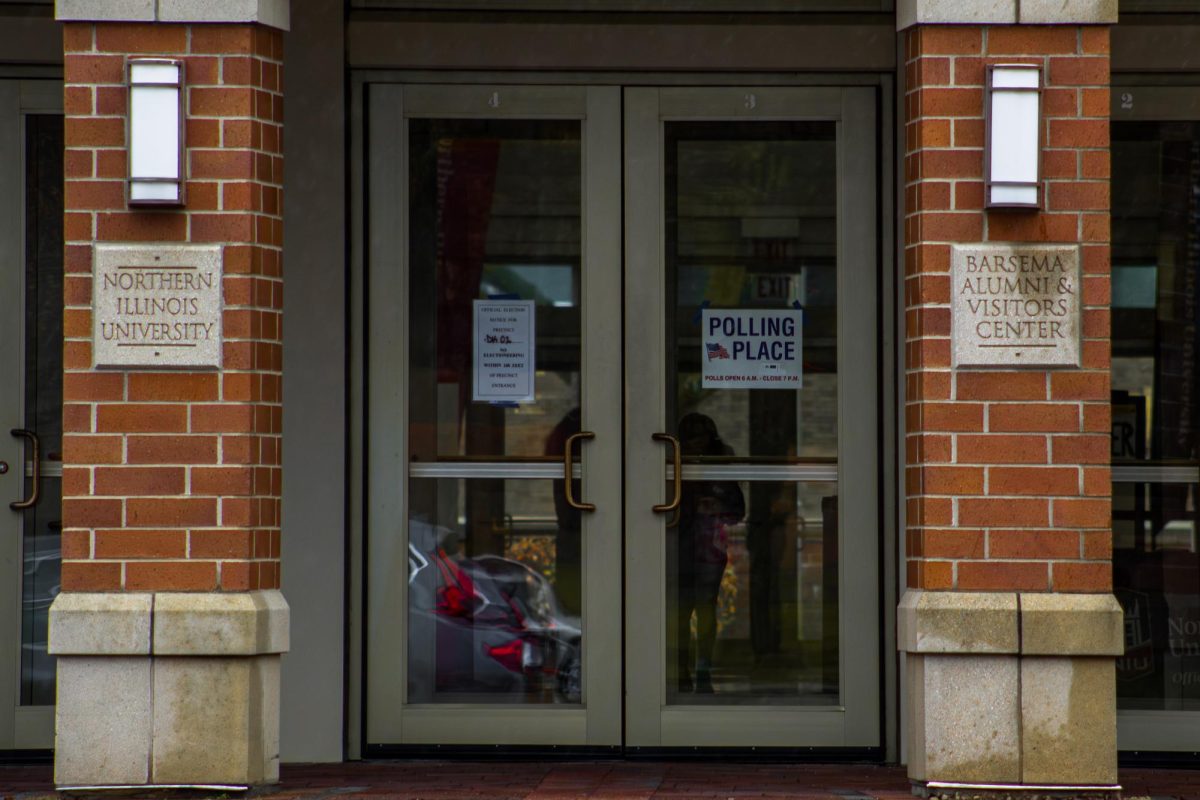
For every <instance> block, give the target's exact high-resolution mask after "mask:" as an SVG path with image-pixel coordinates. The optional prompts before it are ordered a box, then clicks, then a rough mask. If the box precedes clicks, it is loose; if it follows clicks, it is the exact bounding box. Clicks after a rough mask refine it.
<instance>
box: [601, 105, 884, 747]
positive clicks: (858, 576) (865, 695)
mask: <svg viewBox="0 0 1200 800" xmlns="http://www.w3.org/2000/svg"><path fill="white" fill-rule="evenodd" d="M875 113H876V98H875V92H874V91H873V90H871V89H856V88H815V87H814V88H782V87H755V86H745V87H737V88H734V87H721V88H682V87H681V88H661V89H654V88H627V89H626V90H625V194H626V201H625V203H626V205H625V237H626V250H625V272H626V279H625V280H626V282H625V311H626V313H625V319H626V326H625V343H626V347H627V348H629V351H628V355H627V358H626V362H625V382H626V385H627V386H637V387H638V396H637V398H633V397H632V396H630V397H628V399H627V403H628V404H629V405H628V408H627V409H626V420H627V421H626V444H625V447H626V466H625V470H626V495H625V507H626V516H625V571H626V584H625V590H626V595H627V600H626V618H625V636H626V640H625V641H626V660H625V674H626V746H627V747H632V748H658V747H703V746H709V747H718V746H724V747H728V746H738V747H788V748H799V747H846V748H850V747H860V748H874V747H878V746H880V744H881V731H880V715H881V711H882V709H881V706H880V680H879V675H880V670H882V668H883V664H882V661H881V659H880V655H881V651H880V638H881V636H880V635H879V632H880V627H879V626H880V621H879V616H878V608H879V596H880V594H881V593H882V566H883V565H882V564H881V563H880V559H879V534H880V530H881V520H880V519H879V514H878V509H879V505H878V498H879V485H878V475H879V458H880V457H881V454H880V450H881V448H880V447H879V438H878V430H877V427H878V420H877V398H878V380H879V378H878V352H877V342H878V341H879V337H880V335H881V334H882V329H881V328H880V327H879V324H880V321H879V320H878V318H877V315H876V313H875V307H876V306H875V301H876V298H877V292H876V271H877V268H878V264H879V260H880V253H879V250H878V247H877V242H876V232H877V219H878V213H879V208H880V201H879V199H878V195H879V192H878V191H877V186H876V159H877V158H878V150H879V145H878V143H877V142H876V133H875V132H876V124H875ZM671 120H705V121H707V120H741V121H753V120H827V121H833V122H835V123H836V126H837V153H838V155H837V159H838V164H837V172H838V177H837V181H838V201H837V202H838V230H837V250H838V266H839V268H838V273H837V274H838V323H837V324H838V398H839V399H838V407H839V414H838V428H839V432H838V450H839V460H838V465H839V466H838V469H839V474H838V485H839V490H838V497H839V502H838V507H839V511H838V517H839V528H840V546H839V554H840V555H839V564H838V569H839V574H840V581H839V585H841V586H843V587H849V586H856V587H859V589H858V590H856V591H854V592H848V591H844V590H843V591H842V593H841V597H839V598H838V601H839V620H840V630H839V634H840V635H839V659H840V681H839V686H840V689H841V695H842V698H841V699H842V703H841V705H840V706H835V707H825V706H808V707H806V706H791V705H776V706H750V705H746V706H738V705H735V706H713V705H705V706H678V705H673V706H668V705H667V704H666V677H665V672H664V660H665V658H666V635H667V624H666V607H667V605H666V588H665V581H664V576H665V575H666V567H665V564H666V562H665V558H666V555H665V526H666V518H665V517H664V515H662V514H654V513H653V512H652V511H651V510H650V507H651V506H652V505H653V504H654V503H660V502H662V499H661V494H662V488H661V487H662V486H663V483H664V480H665V475H664V471H663V460H662V445H660V444H658V443H657V442H654V441H652V438H651V437H652V434H654V433H656V432H660V431H672V430H673V427H674V426H673V424H668V421H667V420H666V419H665V418H664V413H665V409H666V401H665V394H664V392H665V386H664V385H663V381H664V378H665V375H666V366H667V365H666V329H665V325H666V322H665V314H664V308H665V297H666V285H665V280H666V264H665V258H666V256H665V239H664V236H665V231H666V227H665V225H666V223H665V219H664V215H665V206H664V196H663V188H662V187H663V180H664V163H663V158H664V155H663V142H664V139H663V131H664V123H665V122H667V121H671ZM855 298H869V299H870V302H869V303H866V302H855ZM867 330H870V331H873V334H872V335H863V333H864V331H867ZM635 354H636V357H635ZM784 469H785V470H787V469H788V468H784ZM776 479H777V480H778V479H782V480H789V479H798V478H794V477H793V478H789V477H784V476H783V474H782V473H781V474H780V477H778V478H776ZM800 479H802V478H800ZM850 481H852V482H853V487H854V491H855V495H856V496H857V497H861V498H863V500H864V501H863V502H850V501H849V499H848V497H847V491H846V489H847V483H848V482H850ZM868 498H869V501H868V500H867V499H868ZM851 564H852V565H854V566H853V570H851V568H850V567H849V566H848V565H851ZM868 576H869V577H868ZM851 578H854V580H851ZM864 578H866V579H865V580H864ZM868 621H870V622H868ZM647 653H653V654H654V655H652V656H647V655H646V654H647ZM648 661H649V662H651V663H649V664H647V662H648Z"/></svg>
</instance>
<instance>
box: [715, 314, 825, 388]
mask: <svg viewBox="0 0 1200 800" xmlns="http://www.w3.org/2000/svg"><path fill="white" fill-rule="evenodd" d="M803 316H804V312H803V311H801V310H800V309H790V308H789V309H778V310H772V311H762V310H756V311H745V310H742V309H712V308H706V309H704V313H703V315H702V320H701V325H702V326H703V328H704V330H703V335H702V336H701V347H702V348H703V351H702V352H701V354H700V360H701V361H702V362H703V364H704V371H703V375H704V380H703V383H702V384H701V385H702V386H703V387H704V388H705V389H798V388H799V387H800V385H801V381H802V377H803V375H802V369H801V367H802V365H803V361H802V358H801V353H802V351H801V347H800V344H801V341H800V340H801V332H802V329H803V324H802V321H803Z"/></svg>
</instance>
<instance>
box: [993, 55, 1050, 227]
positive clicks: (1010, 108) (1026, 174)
mask: <svg viewBox="0 0 1200 800" xmlns="http://www.w3.org/2000/svg"><path fill="white" fill-rule="evenodd" d="M1041 86H1042V81H1041V72H1040V70H1039V69H1038V68H1037V67H1035V66H1030V65H1027V64H995V65H993V66H992V67H990V68H989V69H988V96H987V109H986V112H987V130H988V140H987V150H986V152H985V153H984V159H985V161H986V164H987V205H988V207H990V208H996V207H1016V208H1038V207H1039V206H1040V203H1039V202H1038V179H1039V177H1040V175H1039V171H1040V162H1041V137H1040V135H1039V128H1040V126H1041V116H1042V92H1041Z"/></svg>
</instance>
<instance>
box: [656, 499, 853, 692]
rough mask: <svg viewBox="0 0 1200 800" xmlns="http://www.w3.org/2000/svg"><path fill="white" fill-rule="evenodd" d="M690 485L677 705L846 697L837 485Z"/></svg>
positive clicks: (676, 611) (683, 537)
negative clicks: (841, 682) (841, 671)
mask: <svg viewBox="0 0 1200 800" xmlns="http://www.w3.org/2000/svg"><path fill="white" fill-rule="evenodd" d="M683 486H684V490H683V502H682V504H681V507H680V513H679V517H678V519H679V521H678V524H677V525H675V526H674V527H669V528H668V529H667V555H668V560H667V586H668V587H670V590H669V591H668V595H667V604H668V615H667V621H668V627H669V637H668V656H667V701H668V702H669V703H671V704H695V703H731V702H732V703H746V702H751V703H753V702H763V703H804V704H834V703H836V702H838V696H839V695H838V623H837V620H838V581H837V573H838V559H837V497H836V495H835V494H834V493H833V491H834V490H833V485H832V484H819V483H790V482H755V483H750V484H741V485H739V483H738V482H736V481H718V480H713V481H685V482H684V484H683ZM745 486H748V487H749V488H750V490H751V491H749V492H746V491H745V488H743V487H745Z"/></svg>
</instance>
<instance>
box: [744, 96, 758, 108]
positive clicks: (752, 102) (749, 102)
mask: <svg viewBox="0 0 1200 800" xmlns="http://www.w3.org/2000/svg"><path fill="white" fill-rule="evenodd" d="M757 105H758V96H757V95H753V94H748V95H746V108H747V109H749V110H750V111H753V110H754V109H755V107H756V106H757Z"/></svg>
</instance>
